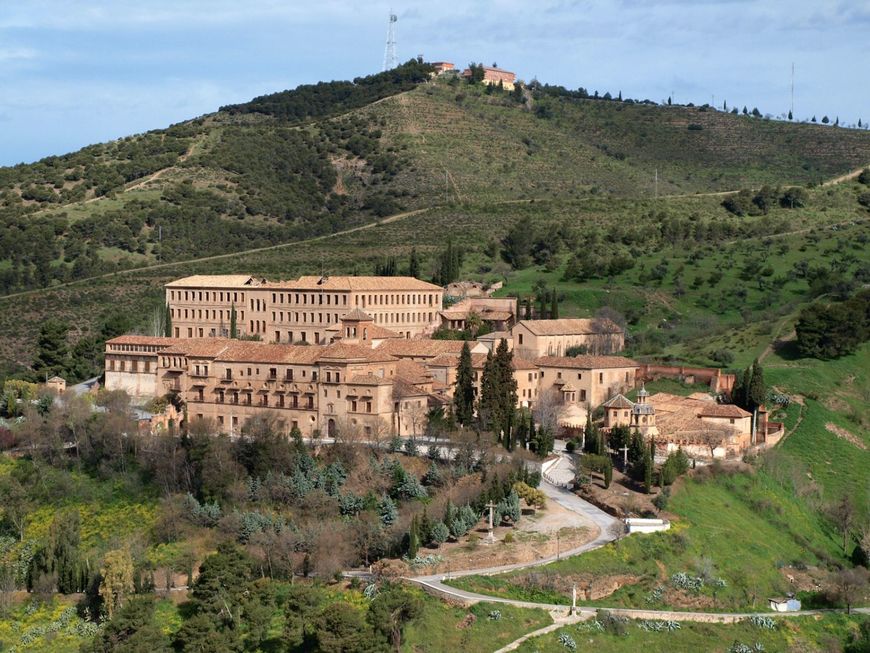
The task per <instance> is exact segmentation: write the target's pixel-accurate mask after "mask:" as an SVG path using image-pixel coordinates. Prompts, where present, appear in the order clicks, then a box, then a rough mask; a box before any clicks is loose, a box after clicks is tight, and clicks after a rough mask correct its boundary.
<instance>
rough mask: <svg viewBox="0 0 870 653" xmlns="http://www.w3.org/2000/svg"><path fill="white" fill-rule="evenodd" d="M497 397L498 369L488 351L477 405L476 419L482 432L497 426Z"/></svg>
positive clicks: (490, 352)
mask: <svg viewBox="0 0 870 653" xmlns="http://www.w3.org/2000/svg"><path fill="white" fill-rule="evenodd" d="M498 395H499V392H498V369H497V367H496V362H495V357H494V356H493V355H492V351H488V352H487V353H486V362H485V363H484V365H483V374H482V375H481V379H480V401H479V402H478V404H477V418H478V420H479V422H480V428H482V429H483V430H487V429H489V428H490V427H492V428H495V426H497V424H496V422H497V421H498V420H497V418H498V405H499V403H498V399H499V397H498Z"/></svg>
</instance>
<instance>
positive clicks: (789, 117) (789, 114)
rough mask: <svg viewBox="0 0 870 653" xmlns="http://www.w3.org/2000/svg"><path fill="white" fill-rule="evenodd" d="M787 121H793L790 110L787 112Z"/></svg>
mask: <svg viewBox="0 0 870 653" xmlns="http://www.w3.org/2000/svg"><path fill="white" fill-rule="evenodd" d="M788 119H789V120H794V116H793V115H792V113H791V109H789V110H788Z"/></svg>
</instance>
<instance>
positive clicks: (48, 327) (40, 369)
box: [33, 318, 68, 380]
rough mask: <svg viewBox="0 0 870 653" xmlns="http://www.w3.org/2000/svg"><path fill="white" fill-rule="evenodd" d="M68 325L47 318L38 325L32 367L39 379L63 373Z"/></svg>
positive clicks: (65, 362) (66, 352)
mask: <svg viewBox="0 0 870 653" xmlns="http://www.w3.org/2000/svg"><path fill="white" fill-rule="evenodd" d="M67 330H68V326H67V324H66V322H62V321H61V320H57V319H55V318H49V319H47V320H45V321H44V322H43V323H42V326H40V327H39V337H38V338H37V341H36V347H37V350H36V359H35V360H34V361H33V369H34V370H36V372H37V373H38V374H39V376H40V380H45V379H47V378H48V377H51V376H54V375H56V374H58V375H59V374H64V373H65V371H66V366H67V354H68V350H67V344H66V334H67Z"/></svg>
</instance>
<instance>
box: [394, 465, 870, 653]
mask: <svg viewBox="0 0 870 653" xmlns="http://www.w3.org/2000/svg"><path fill="white" fill-rule="evenodd" d="M559 467H562V470H561V471H562V472H565V473H567V472H568V471H570V467H572V463H571V461H570V460H569V459H568V458H567V457H565V456H562V457H561V459H560V460H559V461H558V462H557V463H556V465H554V466H553V467H551V468H550V471H549V472H548V476H550V477H551V478H553V476H557V478H555V479H554V480H556V481H557V482H560V481H561V478H559V476H561V475H560V474H558V473H554V470H555V469H556V468H559ZM566 468H567V469H566ZM572 475H573V474H572ZM540 489H541V490H542V491H543V492H544V493H545V494H546V495H547V498H548V499H550V500H551V501H554V502H556V503H558V504H559V505H560V506H562V507H563V508H566V509H567V510H570V511H571V512H574V513H575V514H576V515H577V517H578V521H579V522H580V523H578V526H586V527H590V526H591V527H592V528H593V529H594V530H595V532H596V536H595V537H594V538H593V539H592V540H590V541H588V542H586V543H585V544H583V545H581V546H578V547H575V548H573V549H569V550H567V551H564V552H559V553H557V554H556V555H552V556H549V557H546V558H540V559H538V560H533V561H530V562H524V563H516V564H509V565H500V566H495V567H485V568H482V569H466V570H462V571H454V572H448V573H446V574H434V575H426V576H412V577H408V578H406V580H408V581H410V582H412V583H415V584H416V585H419V586H420V587H422V588H423V589H424V590H426V591H427V592H429V593H430V594H433V595H435V596H437V597H439V598H443V599H448V600H452V601H458V602H460V603H464V604H466V605H470V604H473V603H481V602H488V603H504V604H507V605H512V606H516V607H519V608H541V609H544V610H547V611H548V612H550V613H551V615H552V616H553V619H554V622H553V623H552V624H550V625H548V626H545V627H543V628H540V629H538V630H535V631H533V632H530V633H526V634H525V635H523V636H522V637H520V638H519V639H517V640H515V641H513V642H511V643H509V644H507V645H506V646H504V647H502V648H500V649H498V651H496V653H507V651H513V650H516V649H517V648H518V647H519V646H520V645H521V644H522V643H523V642H525V641H526V640H528V639H531V638H533V637H538V636H540V635H545V634H547V633H550V632H553V631H554V630H558V629H559V628H562V627H563V626H566V625H569V624H572V623H577V622H579V621H584V620H587V619H592V618H594V617H595V615H596V613H597V611H598V610H607V611H609V612H611V613H613V614H614V615H618V616H623V617H628V618H630V619H656V620H673V621H698V622H707V623H735V622H738V621H742V620H744V619H748V618H750V617H753V616H764V617H774V618H775V617H783V618H785V617H801V616H813V615H815V616H818V615H822V614H825V613H832V612H844V610H799V611H797V612H772V611H765V612H694V611H683V610H643V609H633V608H620V607H612V608H607V607H604V608H602V607H598V606H596V607H579V606H578V607H577V609H576V611H575V612H574V613H573V614H572V612H571V610H570V607H569V606H567V605H562V604H552V603H535V602H533V601H520V600H517V599H510V598H505V597H500V596H490V595H487V594H479V593H477V592H469V591H466V590H462V589H458V588H455V587H451V586H450V585H447V584H446V582H445V581H449V580H450V579H451V578H461V577H464V576H474V575H478V576H492V575H496V574H502V573H506V572H510V571H516V570H518V569H528V568H531V567H538V566H542V565H547V564H550V563H551V562H556V561H557V560H559V559H561V558H567V557H571V556H575V555H580V554H582V553H586V552H588V551H592V550H594V549H598V548H600V547H602V546H604V545H605V544H608V543H610V542H612V541H614V540H615V539H616V536H615V534H614V530H615V529H614V528H613V526H614V525H615V524H617V523H619V520H618V519H616V518H614V517H612V516H611V515H609V514H607V513H606V512H604V511H603V510H601V509H600V508H598V507H597V506H594V505H592V504H591V503H589V502H588V501H584V500H583V499H581V498H580V497H578V496H577V495H576V494H574V493H573V492H571V491H570V490H567V489H565V488H563V487H560V486H559V485H556V484H554V483H552V482H550V481H549V480H546V479H544V480H542V481H541V485H540ZM636 537H642V535H637V536H636ZM852 612H853V613H859V614H870V608H853V609H852Z"/></svg>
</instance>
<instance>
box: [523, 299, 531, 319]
mask: <svg viewBox="0 0 870 653" xmlns="http://www.w3.org/2000/svg"><path fill="white" fill-rule="evenodd" d="M523 313H524V315H523V319H524V320H531V319H532V300H531V299H529V298H528V297H526V301H525V310H524V311H523Z"/></svg>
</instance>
